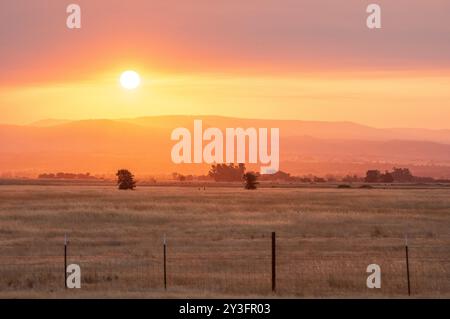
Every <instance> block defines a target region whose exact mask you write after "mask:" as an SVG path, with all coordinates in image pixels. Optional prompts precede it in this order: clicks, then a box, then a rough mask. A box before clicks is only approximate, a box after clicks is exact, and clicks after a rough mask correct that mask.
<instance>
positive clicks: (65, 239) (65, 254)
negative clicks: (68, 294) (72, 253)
mask: <svg viewBox="0 0 450 319" xmlns="http://www.w3.org/2000/svg"><path fill="white" fill-rule="evenodd" d="M64 288H66V289H67V233H65V234H64Z"/></svg>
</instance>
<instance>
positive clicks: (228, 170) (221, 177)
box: [208, 163, 245, 182]
mask: <svg viewBox="0 0 450 319" xmlns="http://www.w3.org/2000/svg"><path fill="white" fill-rule="evenodd" d="M244 173H245V165H244V164H242V163H240V164H238V165H234V164H233V163H231V164H217V165H212V166H211V169H210V170H209V172H208V176H210V177H211V178H213V179H214V180H215V181H216V182H236V181H241V180H242V176H243V175H244Z"/></svg>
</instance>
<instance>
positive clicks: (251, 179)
mask: <svg viewBox="0 0 450 319" xmlns="http://www.w3.org/2000/svg"><path fill="white" fill-rule="evenodd" d="M244 181H245V186H244V187H245V189H256V188H257V187H258V184H259V183H258V175H257V174H255V173H252V172H249V173H245V174H244Z"/></svg>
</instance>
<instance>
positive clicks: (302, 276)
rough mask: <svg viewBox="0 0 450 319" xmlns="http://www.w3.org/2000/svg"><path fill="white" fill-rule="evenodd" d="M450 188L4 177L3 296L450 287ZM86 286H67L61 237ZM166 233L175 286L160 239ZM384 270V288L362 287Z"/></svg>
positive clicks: (448, 293) (303, 293) (442, 290)
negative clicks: (129, 185)
mask: <svg viewBox="0 0 450 319" xmlns="http://www.w3.org/2000/svg"><path fill="white" fill-rule="evenodd" d="M449 229H450V190H449V189H428V190H427V189H420V190H418V189H404V190H401V189H387V190H382V189H372V190H364V189H295V188H284V189H278V188H265V189H259V190H257V191H246V190H243V189H238V188H217V187H214V188H207V189H206V190H203V189H200V190H199V189H198V188H196V187H140V188H138V189H136V190H135V191H119V190H116V189H114V188H112V187H107V186H26V185H23V186H1V187H0V297H58V298H72V297H124V298H129V297H151V298H153V297H223V296H227V297H242V296H245V297H253V296H262V297H271V296H273V295H272V293H271V291H270V288H271V283H270V278H271V277H270V276H271V275H270V263H271V261H270V246H271V242H270V233H271V232H272V231H276V232H277V237H278V243H277V247H278V256H277V257H278V260H277V267H278V281H277V294H276V295H275V296H282V297H334V296H337V297H391V296H394V297H403V296H405V293H406V277H405V272H406V269H405V261H404V235H405V233H408V237H409V243H410V256H411V283H412V292H413V295H414V296H423V297H450V279H449V278H450V245H449V244H450V234H449ZM66 232H67V234H68V236H69V240H70V245H69V262H70V263H78V264H79V265H80V266H81V270H82V289H81V290H80V291H65V290H64V289H63V284H64V281H63V280H64V278H63V255H62V253H63V238H64V233H66ZM164 234H166V236H167V240H168V291H164V289H163V280H162V239H163V236H164ZM370 263H378V264H380V266H381V268H382V289H379V290H370V289H367V288H366V286H365V282H366V278H367V274H366V273H365V270H366V267H367V265H368V264H370Z"/></svg>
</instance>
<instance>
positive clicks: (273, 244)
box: [272, 232, 277, 292]
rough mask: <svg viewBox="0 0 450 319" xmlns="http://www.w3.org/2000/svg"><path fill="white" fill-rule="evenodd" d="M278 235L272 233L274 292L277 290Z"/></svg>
mask: <svg viewBox="0 0 450 319" xmlns="http://www.w3.org/2000/svg"><path fill="white" fill-rule="evenodd" d="M276 267H277V262H276V235H275V232H272V292H275V290H276V288H277V269H276Z"/></svg>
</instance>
